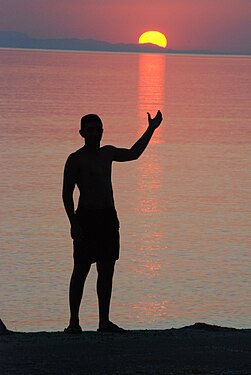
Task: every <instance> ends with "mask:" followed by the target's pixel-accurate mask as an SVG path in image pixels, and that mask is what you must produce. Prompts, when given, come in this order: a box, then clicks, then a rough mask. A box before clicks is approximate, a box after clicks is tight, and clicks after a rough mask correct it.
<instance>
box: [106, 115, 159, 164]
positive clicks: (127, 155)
mask: <svg viewBox="0 0 251 375" xmlns="http://www.w3.org/2000/svg"><path fill="white" fill-rule="evenodd" d="M147 115H148V128H147V129H146V131H145V132H144V134H143V135H142V136H141V137H140V138H139V139H138V140H137V142H136V143H135V144H134V145H133V146H132V147H131V148H130V149H126V148H116V147H115V148H114V158H113V160H114V161H130V160H136V159H138V158H139V157H140V155H141V154H142V153H143V152H144V151H145V149H146V147H147V145H148V143H149V142H150V139H151V138H152V135H153V133H154V131H155V129H157V128H158V127H159V125H160V124H161V122H162V113H161V112H160V111H158V112H157V114H156V116H155V117H154V118H151V115H150V113H149V112H147Z"/></svg>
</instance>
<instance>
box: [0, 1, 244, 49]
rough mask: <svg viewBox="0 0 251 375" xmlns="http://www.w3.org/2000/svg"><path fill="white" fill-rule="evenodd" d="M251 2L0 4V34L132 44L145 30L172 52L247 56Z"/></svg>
mask: <svg viewBox="0 0 251 375" xmlns="http://www.w3.org/2000/svg"><path fill="white" fill-rule="evenodd" d="M250 19H251V0H155V1H152V0H128V1H124V0H0V28H1V30H12V31H21V32H25V33H27V34H29V35H30V36H37V37H78V38H81V39H87V38H93V39H99V40H105V41H108V42H113V43H119V42H124V43H137V41H138V37H139V35H140V34H141V33H142V32H144V31H147V30H152V29H153V30H158V31H161V32H162V33H164V34H165V35H166V37H167V38H168V41H169V47H170V48H174V49H213V50H221V51H222V50H223V51H227V52H249V53H251V26H250V25H251V22H250Z"/></svg>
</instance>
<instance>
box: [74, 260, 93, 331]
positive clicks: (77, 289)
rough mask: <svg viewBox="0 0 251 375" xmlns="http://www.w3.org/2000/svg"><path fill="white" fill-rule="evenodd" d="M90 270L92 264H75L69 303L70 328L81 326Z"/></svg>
mask: <svg viewBox="0 0 251 375" xmlns="http://www.w3.org/2000/svg"><path fill="white" fill-rule="evenodd" d="M90 268H91V263H86V264H85V263H81V264H77V263H75V264H74V268H73V272H72V276H71V281H70V289H69V303H70V314H71V315H70V327H78V326H79V308H80V303H81V299H82V296H83V290H84V284H85V280H86V277H87V275H88V273H89V270H90Z"/></svg>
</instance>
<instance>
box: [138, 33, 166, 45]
mask: <svg viewBox="0 0 251 375" xmlns="http://www.w3.org/2000/svg"><path fill="white" fill-rule="evenodd" d="M138 43H139V44H145V43H151V44H155V45H156V46H159V47H162V48H166V46H167V39H166V37H165V35H164V34H162V33H160V32H159V31H153V30H152V31H146V32H144V33H143V34H141V35H140V37H139V41H138Z"/></svg>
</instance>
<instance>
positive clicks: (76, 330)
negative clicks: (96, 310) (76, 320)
mask: <svg viewBox="0 0 251 375" xmlns="http://www.w3.org/2000/svg"><path fill="white" fill-rule="evenodd" d="M82 332H83V331H82V328H81V327H80V326H68V327H67V328H65V329H64V333H72V334H76V333H77V334H78V333H82Z"/></svg>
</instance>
